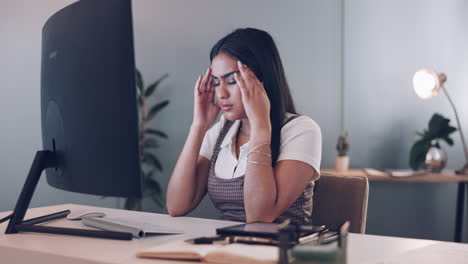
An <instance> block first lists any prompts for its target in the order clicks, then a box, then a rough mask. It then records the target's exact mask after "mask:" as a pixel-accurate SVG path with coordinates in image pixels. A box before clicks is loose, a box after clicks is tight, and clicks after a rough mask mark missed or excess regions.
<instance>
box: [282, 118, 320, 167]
mask: <svg viewBox="0 0 468 264" xmlns="http://www.w3.org/2000/svg"><path fill="white" fill-rule="evenodd" d="M321 159H322V133H321V130H320V127H319V125H318V124H317V123H316V122H315V121H314V120H312V119H311V118H309V117H307V116H299V117H297V118H295V119H293V120H291V121H290V122H288V123H287V124H286V125H284V126H283V128H282V129H281V145H280V154H279V156H278V160H277V161H280V160H298V161H302V162H305V163H307V164H309V165H311V166H312V167H313V168H314V169H315V171H316V172H317V173H320V162H321Z"/></svg>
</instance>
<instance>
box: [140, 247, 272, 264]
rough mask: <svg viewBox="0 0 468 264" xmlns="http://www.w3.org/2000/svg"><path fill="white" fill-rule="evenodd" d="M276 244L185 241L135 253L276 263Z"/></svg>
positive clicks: (220, 263)
mask: <svg viewBox="0 0 468 264" xmlns="http://www.w3.org/2000/svg"><path fill="white" fill-rule="evenodd" d="M278 254H279V250H278V247H276V246H264V245H247V244H237V243H232V244H227V245H219V244H208V245H207V244H201V245H199V244H191V243H188V242H185V241H176V242H169V243H166V244H162V245H157V246H154V247H151V248H148V249H145V250H143V251H140V252H138V253H137V257H139V258H156V259H173V260H195V261H201V262H204V263H216V264H224V263H226V264H228V263H251V264H277V263H278Z"/></svg>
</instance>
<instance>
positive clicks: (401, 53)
mask: <svg viewBox="0 0 468 264" xmlns="http://www.w3.org/2000/svg"><path fill="white" fill-rule="evenodd" d="M344 10H345V16H344V22H345V23H344V25H345V27H344V32H345V37H344V43H345V56H344V63H345V64H344V65H345V80H344V83H345V87H344V88H345V113H346V114H345V121H346V127H347V128H348V129H349V130H350V134H351V137H350V141H351V142H350V144H351V151H350V155H351V165H352V166H354V167H358V168H362V167H374V168H408V167H409V165H408V157H409V151H410V148H411V146H412V144H413V143H414V142H415V141H416V140H417V137H415V136H413V135H412V131H414V130H419V131H421V130H423V129H424V128H427V123H428V121H429V119H430V117H431V116H432V114H433V113H435V112H438V113H441V114H443V115H444V116H446V117H448V118H450V119H451V124H452V125H454V126H457V125H456V121H455V117H454V114H453V111H452V109H451V107H450V105H449V102H448V101H447V98H446V97H445V95H444V94H443V93H442V92H441V94H439V95H438V96H437V97H435V98H434V99H432V100H430V101H423V100H420V99H419V98H418V97H417V96H416V94H415V93H414V91H413V88H412V77H413V74H414V72H415V71H416V70H417V69H418V68H420V67H423V66H425V67H431V68H434V69H435V70H437V71H441V72H445V73H446V74H447V76H448V80H447V82H446V87H447V89H448V91H449V93H450V94H451V96H452V97H453V101H454V103H455V105H456V106H457V108H458V111H459V115H460V119H461V123H462V127H464V128H465V130H466V129H468V127H467V126H468V105H467V103H466V102H467V99H468V89H467V87H468V75H467V73H468V49H467V46H468V35H467V34H466V32H467V31H466V29H467V26H468V16H467V14H468V2H467V1H464V0H451V1H438V0H431V1H427V0H415V1H404V0H385V1H372V0H350V1H345V8H344ZM465 133H466V132H465ZM452 138H453V139H454V141H455V145H454V146H453V147H448V146H447V145H446V144H445V143H442V144H441V145H442V146H443V148H444V149H445V150H447V152H448V165H447V167H448V168H451V169H458V168H460V167H461V166H462V165H463V164H464V161H465V159H464V156H463V151H462V146H461V141H460V137H459V134H458V133H454V134H453V135H452ZM455 202H456V184H448V183H447V184H408V183H406V184H405V183H398V184H397V183H372V184H371V189H370V201H369V211H368V212H369V219H368V226H367V227H368V228H367V231H368V232H370V233H375V234H386V235H396V236H410V237H424V238H429V239H443V240H451V239H453V230H454V223H455ZM465 211H466V206H465ZM465 215H466V214H465ZM465 219H466V217H465ZM466 226H467V224H466V223H465V230H466V229H467V228H466ZM465 237H466V235H465Z"/></svg>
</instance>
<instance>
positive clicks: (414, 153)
mask: <svg viewBox="0 0 468 264" xmlns="http://www.w3.org/2000/svg"><path fill="white" fill-rule="evenodd" d="M430 147H431V141H430V140H424V139H421V140H418V141H416V142H415V143H414V145H413V146H412V147H411V150H410V160H409V165H410V167H411V168H412V169H413V170H418V169H419V168H420V166H421V165H422V163H423V162H424V160H425V159H426V153H427V151H428V150H429V148H430Z"/></svg>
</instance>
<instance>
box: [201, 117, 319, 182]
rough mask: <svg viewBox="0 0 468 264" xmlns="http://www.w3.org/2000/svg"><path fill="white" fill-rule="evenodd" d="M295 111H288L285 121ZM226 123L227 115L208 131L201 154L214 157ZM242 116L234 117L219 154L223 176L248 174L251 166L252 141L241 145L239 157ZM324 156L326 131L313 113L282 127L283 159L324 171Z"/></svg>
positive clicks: (218, 167) (219, 174)
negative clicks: (238, 144) (237, 156)
mask: <svg viewBox="0 0 468 264" xmlns="http://www.w3.org/2000/svg"><path fill="white" fill-rule="evenodd" d="M291 116H292V114H290V113H287V114H286V116H285V121H286V120H287V119H288V118H289V117H291ZM224 123H225V119H224V116H221V118H220V120H219V121H218V122H217V123H216V124H215V125H214V126H213V127H211V128H210V129H209V130H208V131H207V132H206V134H205V137H204V139H203V143H202V146H201V149H200V155H202V156H203V157H205V158H207V159H208V160H210V159H211V156H212V155H213V151H214V147H215V144H216V140H217V139H218V136H219V133H220V132H221V129H222V128H223V126H224ZM240 123H241V121H240V120H236V121H234V124H233V125H232V126H231V128H230V129H229V131H228V133H227V134H226V137H225V138H224V140H223V142H221V146H220V147H221V149H220V151H219V154H218V159H217V161H216V164H215V174H216V176H217V177H219V178H224V179H231V178H236V177H240V176H242V175H244V174H245V171H246V168H247V153H248V151H249V142H247V143H245V144H244V145H242V146H241V147H240V151H239V159H237V158H236V154H235V146H236V134H237V132H238V130H239V127H240ZM321 159H322V134H321V131H320V127H319V125H318V124H317V123H316V122H315V121H314V120H312V119H311V118H310V117H307V116H304V115H301V116H299V117H297V118H295V119H293V120H291V121H290V122H288V123H287V124H286V125H284V126H283V127H282V128H281V138H280V154H279V156H278V160H277V162H278V161H280V160H298V161H302V162H305V163H307V164H309V165H310V166H312V167H313V168H314V169H315V171H316V172H317V173H320V161H321Z"/></svg>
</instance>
